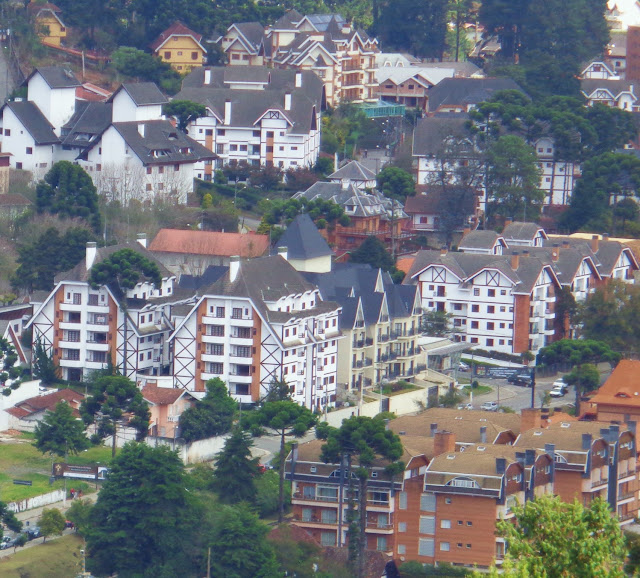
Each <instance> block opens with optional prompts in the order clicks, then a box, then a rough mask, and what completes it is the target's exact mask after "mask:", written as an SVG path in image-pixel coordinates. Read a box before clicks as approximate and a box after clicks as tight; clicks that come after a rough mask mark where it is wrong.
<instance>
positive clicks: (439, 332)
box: [420, 311, 452, 337]
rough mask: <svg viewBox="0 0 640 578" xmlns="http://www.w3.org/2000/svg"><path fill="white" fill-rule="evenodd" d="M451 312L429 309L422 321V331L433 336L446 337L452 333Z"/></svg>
mask: <svg viewBox="0 0 640 578" xmlns="http://www.w3.org/2000/svg"><path fill="white" fill-rule="evenodd" d="M451 318H452V315H451V313H447V312H446V311H427V312H426V313H424V315H423V316H422V319H421V321H420V331H421V332H422V333H424V334H426V335H430V336H432V337H446V336H448V335H451V333H452V324H451Z"/></svg>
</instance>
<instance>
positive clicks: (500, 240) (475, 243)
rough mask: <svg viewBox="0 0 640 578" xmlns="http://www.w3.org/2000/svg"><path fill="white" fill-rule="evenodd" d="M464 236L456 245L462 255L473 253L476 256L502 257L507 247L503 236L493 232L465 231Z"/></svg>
mask: <svg viewBox="0 0 640 578" xmlns="http://www.w3.org/2000/svg"><path fill="white" fill-rule="evenodd" d="M464 233H465V234H464V236H463V237H462V239H461V240H460V243H458V250H460V251H462V252H463V253H475V254H477V255H502V254H503V253H505V252H506V251H505V249H507V247H508V245H507V242H506V241H505V239H504V236H503V235H499V234H498V233H496V232H495V231H482V230H480V229H476V230H475V231H470V230H468V229H467V230H465V232H464Z"/></svg>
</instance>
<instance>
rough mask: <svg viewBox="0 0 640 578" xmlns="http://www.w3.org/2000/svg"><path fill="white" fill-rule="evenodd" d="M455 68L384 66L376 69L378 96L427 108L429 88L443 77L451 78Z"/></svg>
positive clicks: (410, 105) (388, 100) (409, 105)
mask: <svg viewBox="0 0 640 578" xmlns="http://www.w3.org/2000/svg"><path fill="white" fill-rule="evenodd" d="M453 75H454V70H453V69H446V68H445V69H441V68H440V69H433V72H432V71H431V70H430V69H424V68H418V67H414V66H411V67H408V68H404V67H383V68H378V70H377V71H376V82H377V83H378V89H377V95H378V98H380V99H381V100H384V101H387V102H397V103H399V104H404V105H405V106H408V107H413V108H418V109H420V110H422V111H426V110H427V100H428V99H429V89H430V88H431V87H432V86H435V85H436V84H438V82H440V81H441V80H442V79H443V78H451V77H453Z"/></svg>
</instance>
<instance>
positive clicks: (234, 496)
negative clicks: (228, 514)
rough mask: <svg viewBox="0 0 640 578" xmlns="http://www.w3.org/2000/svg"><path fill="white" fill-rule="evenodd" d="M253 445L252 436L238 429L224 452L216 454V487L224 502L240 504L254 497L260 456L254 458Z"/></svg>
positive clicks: (229, 439)
mask: <svg viewBox="0 0 640 578" xmlns="http://www.w3.org/2000/svg"><path fill="white" fill-rule="evenodd" d="M252 446H253V441H252V440H251V437H250V436H249V435H248V434H246V433H245V432H243V431H242V430H241V429H240V428H235V429H234V430H233V431H232V432H231V436H230V437H229V438H228V439H227V441H226V442H225V444H224V448H223V449H222V451H221V452H220V453H218V454H217V455H216V467H215V470H214V472H213V489H214V490H215V491H216V492H217V493H218V497H219V499H220V501H221V502H224V503H227V504H237V503H238V502H251V501H253V500H254V498H255V493H256V488H255V485H254V478H255V477H256V474H257V473H258V458H252V457H251V447H252Z"/></svg>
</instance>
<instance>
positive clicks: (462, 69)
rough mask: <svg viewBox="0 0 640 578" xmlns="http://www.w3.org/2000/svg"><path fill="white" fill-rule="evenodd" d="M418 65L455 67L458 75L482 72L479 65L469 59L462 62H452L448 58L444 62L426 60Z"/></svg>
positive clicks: (467, 75) (471, 74)
mask: <svg viewBox="0 0 640 578" xmlns="http://www.w3.org/2000/svg"><path fill="white" fill-rule="evenodd" d="M416 66H427V67H429V68H453V69H454V70H455V71H456V76H457V77H460V76H463V77H465V76H466V77H469V76H473V75H474V74H478V73H481V72H482V69H481V68H479V67H477V66H476V65H475V64H473V62H470V61H468V60H464V61H460V62H450V61H446V60H444V61H442V62H426V63H423V64H419V65H416Z"/></svg>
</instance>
